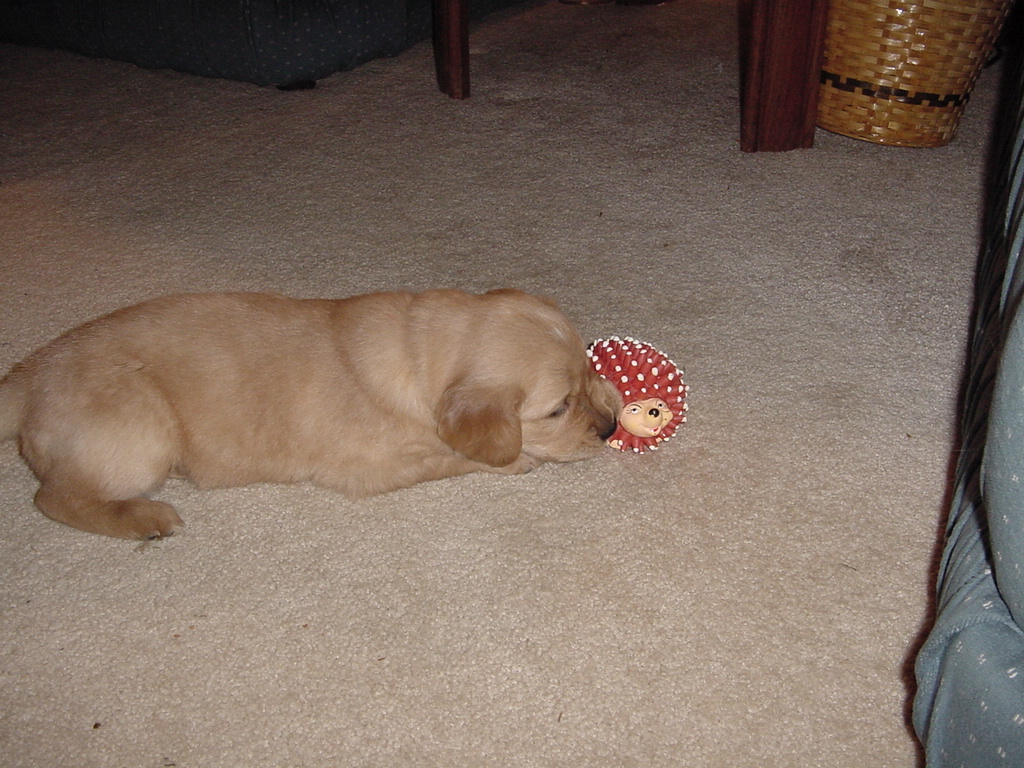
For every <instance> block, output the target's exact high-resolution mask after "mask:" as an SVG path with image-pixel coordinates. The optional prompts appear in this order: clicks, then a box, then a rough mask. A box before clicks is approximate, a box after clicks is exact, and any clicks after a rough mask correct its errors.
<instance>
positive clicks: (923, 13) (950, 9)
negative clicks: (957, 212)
mask: <svg viewBox="0 0 1024 768" xmlns="http://www.w3.org/2000/svg"><path fill="white" fill-rule="evenodd" d="M1012 2H1013V0H921V1H920V2H903V1H902V0H831V3H830V6H829V18H828V31H827V33H826V36H825V54H824V58H823V60H822V70H821V98H820V101H819V104H818V125H819V126H821V127H822V128H825V129H827V130H829V131H834V132H835V133H841V134H843V135H845V136H852V137H854V138H857V139H865V140H867V141H873V142H876V143H879V144H893V145H897V146H903V147H940V146H942V145H944V144H948V143H949V142H950V141H951V140H952V139H953V136H954V135H955V134H956V129H957V126H958V124H959V122H960V116H961V115H962V114H963V111H964V106H965V105H966V104H967V99H968V98H969V96H970V93H971V89H972V88H973V87H974V83H975V81H976V80H977V78H978V73H979V72H980V71H981V68H982V66H983V65H984V64H985V60H986V58H987V57H988V55H989V53H990V52H991V50H992V45H993V43H994V42H995V39H996V37H997V36H998V34H999V30H1000V28H1001V27H1002V24H1003V21H1004V19H1005V18H1006V14H1007V11H1009V9H1010V6H1011V5H1012Z"/></svg>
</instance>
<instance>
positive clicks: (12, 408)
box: [0, 368, 28, 440]
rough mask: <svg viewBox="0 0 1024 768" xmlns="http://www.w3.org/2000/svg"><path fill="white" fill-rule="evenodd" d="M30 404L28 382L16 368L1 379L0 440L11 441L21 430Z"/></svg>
mask: <svg viewBox="0 0 1024 768" xmlns="http://www.w3.org/2000/svg"><path fill="white" fill-rule="evenodd" d="M27 403H28V382H27V381H26V380H25V376H23V375H19V370H18V369H17V368H15V369H14V370H13V371H11V372H10V373H9V374H7V376H5V377H4V378H3V379H0V440H10V439H12V438H14V437H16V436H17V434H18V432H19V431H20V430H21V422H22V421H23V420H24V418H25V408H26V406H27Z"/></svg>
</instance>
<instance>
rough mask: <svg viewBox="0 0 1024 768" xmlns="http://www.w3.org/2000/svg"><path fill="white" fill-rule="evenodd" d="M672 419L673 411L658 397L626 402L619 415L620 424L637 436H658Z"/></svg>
mask: <svg viewBox="0 0 1024 768" xmlns="http://www.w3.org/2000/svg"><path fill="white" fill-rule="evenodd" d="M670 421H672V411H670V410H669V407H668V406H667V405H665V401H664V400H659V399H658V398H656V397H650V398H648V399H646V400H635V401H633V402H632V403H626V407H625V408H623V409H622V414H621V415H620V416H619V426H621V427H622V428H623V429H624V430H626V431H627V432H629V434H631V435H636V436H637V437H656V436H657V435H658V433H659V432H661V430H662V427H664V426H665V425H666V424H668V423H669V422H670Z"/></svg>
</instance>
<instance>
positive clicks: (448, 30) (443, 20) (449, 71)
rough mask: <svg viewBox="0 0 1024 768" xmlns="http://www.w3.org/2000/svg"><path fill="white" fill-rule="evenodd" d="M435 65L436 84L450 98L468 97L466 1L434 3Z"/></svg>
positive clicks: (467, 19) (439, 0)
mask: <svg viewBox="0 0 1024 768" xmlns="http://www.w3.org/2000/svg"><path fill="white" fill-rule="evenodd" d="M432 7H433V14H434V66H435V68H436V70H437V84H438V86H440V88H441V90H442V91H443V92H444V93H446V94H448V95H449V96H451V97H452V98H453V99H468V98H469V7H468V5H467V0H433V6H432Z"/></svg>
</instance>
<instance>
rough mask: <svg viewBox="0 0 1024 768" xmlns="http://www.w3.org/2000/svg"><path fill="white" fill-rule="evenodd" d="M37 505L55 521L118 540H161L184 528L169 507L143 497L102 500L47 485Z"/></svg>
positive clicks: (40, 492) (41, 492) (41, 491)
mask: <svg viewBox="0 0 1024 768" xmlns="http://www.w3.org/2000/svg"><path fill="white" fill-rule="evenodd" d="M35 501H36V506H37V507H38V508H39V510H40V511H41V512H42V513H43V514H44V515H46V516H47V517H49V518H50V519H52V520H56V521H57V522H59V523H64V524H65V525H70V526H71V527H72V528H78V529H79V530H81V531H88V532H89V533H98V534H101V535H103V536H113V537H115V538H119V539H161V538H163V537H164V536H170V535H171V534H172V533H174V532H175V531H177V530H178V529H180V528H181V527H182V526H183V525H184V523H183V522H182V520H181V518H180V517H178V513H177V512H175V511H174V507H172V506H171V505H170V504H165V503H163V502H162V501H154V500H152V499H147V498H144V497H142V496H138V497H135V498H132V499H116V500H103V499H100V498H98V497H97V496H95V495H93V494H89V493H82V492H81V491H77V492H76V491H69V490H66V489H61V488H59V487H56V486H54V485H51V484H48V483H46V482H44V483H43V484H42V485H41V486H40V487H39V491H38V493H36V498H35Z"/></svg>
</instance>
